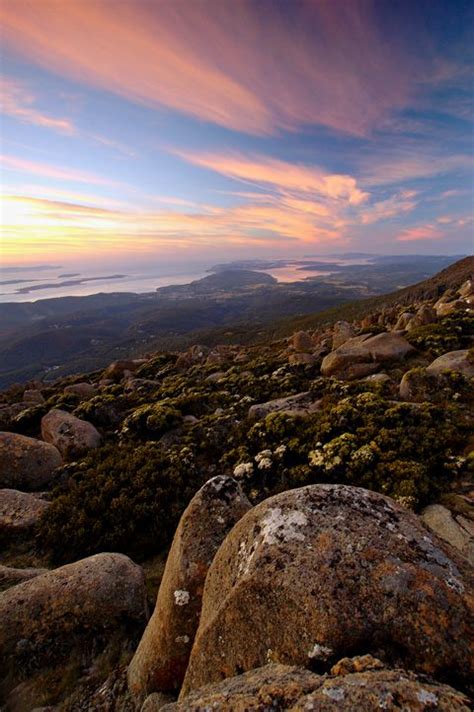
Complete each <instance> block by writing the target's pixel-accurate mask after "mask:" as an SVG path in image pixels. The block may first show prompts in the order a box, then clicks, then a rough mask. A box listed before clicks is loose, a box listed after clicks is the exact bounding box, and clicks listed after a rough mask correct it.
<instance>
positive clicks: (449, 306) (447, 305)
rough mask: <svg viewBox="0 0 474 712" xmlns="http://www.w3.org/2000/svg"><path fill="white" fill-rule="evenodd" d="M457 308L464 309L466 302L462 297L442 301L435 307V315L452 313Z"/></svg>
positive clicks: (440, 315)
mask: <svg viewBox="0 0 474 712" xmlns="http://www.w3.org/2000/svg"><path fill="white" fill-rule="evenodd" d="M459 309H466V303H465V302H463V301H462V299H455V300H454V301H452V302H444V303H443V304H439V305H438V306H437V307H436V316H439V317H443V316H449V315H450V314H454V312H457V311H458V310H459Z"/></svg>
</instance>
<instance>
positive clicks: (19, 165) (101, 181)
mask: <svg viewBox="0 0 474 712" xmlns="http://www.w3.org/2000/svg"><path fill="white" fill-rule="evenodd" d="M0 164H1V165H3V167H4V168H7V169H9V170H11V171H14V172H17V173H26V174H31V175H36V176H41V177H42V178H56V179H59V180H65V181H71V182H73V183H93V184H94V185H117V183H116V182H114V181H111V180H109V179H108V178H102V177H101V176H98V175H95V174H94V173H89V172H88V171H79V170H75V169H72V168H65V167H62V166H53V165H51V164H49V163H39V162H37V161H28V160H26V159H24V158H19V157H18V156H8V155H0Z"/></svg>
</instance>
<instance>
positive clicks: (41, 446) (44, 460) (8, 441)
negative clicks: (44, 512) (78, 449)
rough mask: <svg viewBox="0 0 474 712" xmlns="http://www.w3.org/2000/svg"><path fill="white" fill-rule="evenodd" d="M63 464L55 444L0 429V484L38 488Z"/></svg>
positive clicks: (26, 488) (50, 478)
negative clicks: (0, 430)
mask: <svg viewBox="0 0 474 712" xmlns="http://www.w3.org/2000/svg"><path fill="white" fill-rule="evenodd" d="M61 465H62V457H61V455H60V453H59V451H58V449H57V448H56V447H54V446H53V445H51V444H49V443H45V442H43V441H42V440H36V439H35V438H28V437H26V435H18V434H17V433H6V432H0V486H1V487H13V488H18V489H21V490H39V489H42V488H43V487H44V486H45V485H47V484H49V482H50V481H51V480H52V478H53V475H54V471H55V470H56V469H57V468H58V467H60V466H61Z"/></svg>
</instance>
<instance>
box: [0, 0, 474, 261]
mask: <svg viewBox="0 0 474 712" xmlns="http://www.w3.org/2000/svg"><path fill="white" fill-rule="evenodd" d="M473 7H474V6H473V5H472V3H470V2H465V1H464V0H450V1H449V2H448V1H446V2H444V1H442V0H430V1H428V0H426V1H425V0H417V2H405V0H397V2H393V1H392V0H377V1H375V0H374V1H372V0H370V1H369V0H350V2H349V1H348V0H331V2H329V0H307V1H305V0H291V2H288V1H287V2H278V1H277V0H233V1H232V2H231V1H230V0H175V1H174V2H171V0H120V1H119V2H115V0H68V2H67V3H65V2H62V1H61V0H42V1H41V2H37V0H4V2H3V3H2V15H3V17H2V22H3V24H4V27H5V31H4V43H3V44H4V49H3V54H2V77H3V78H2V89H3V91H2V94H3V104H2V126H1V142H2V146H1V154H2V156H1V158H2V164H1V179H2V192H3V208H2V225H3V238H2V262H3V263H4V264H7V265H12V264H20V263H22V264H35V263H39V262H45V261H51V260H52V259H54V260H56V261H57V260H60V261H61V263H71V264H74V263H77V262H79V261H80V262H81V263H84V262H93V263H94V264H97V263H102V262H103V263H104V264H105V263H107V264H111V263H115V264H117V265H118V264H128V263H131V262H134V263H150V262H151V261H153V262H154V261H156V262H163V261H168V262H189V261H195V260H197V259H199V260H206V259H208V258H209V259H211V260H215V259H216V258H219V259H224V258H237V257H252V256H290V255H291V256H297V255H301V254H308V253H313V254H318V253H319V254H324V253H326V254H327V253H333V252H344V251H367V252H382V253H397V254H401V253H417V254H421V253H438V254H456V253H469V252H472V244H473V240H472V237H473V224H472V197H473V193H472V188H473V181H472V176H473V173H472V140H473V129H472V118H473V114H472V88H473V87H472V76H473V75H472V49H471V48H472V46H473V44H474V43H473Z"/></svg>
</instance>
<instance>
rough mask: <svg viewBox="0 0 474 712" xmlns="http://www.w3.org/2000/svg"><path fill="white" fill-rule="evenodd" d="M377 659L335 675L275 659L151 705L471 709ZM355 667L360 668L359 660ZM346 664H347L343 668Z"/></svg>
mask: <svg viewBox="0 0 474 712" xmlns="http://www.w3.org/2000/svg"><path fill="white" fill-rule="evenodd" d="M364 657H367V658H368V657H369V656H364ZM371 660H372V661H373V663H374V664H375V669H371V666H370V665H369V666H368V668H366V669H363V670H361V671H353V672H346V673H343V672H341V673H337V672H336V669H335V668H334V669H333V670H331V674H330V675H317V674H316V673H314V672H311V671H310V670H307V669H305V668H303V667H291V666H288V665H281V664H278V663H270V664H268V665H265V666H264V667H261V668H257V669H256V670H251V671H249V672H246V673H244V674H243V675H239V676H238V677H231V678H228V679H226V680H223V681H221V682H218V683H216V684H214V685H209V686H206V687H203V688H201V689H199V690H195V691H192V692H191V693H190V694H189V695H188V696H187V697H185V698H184V699H182V700H181V699H180V701H179V702H176V703H174V704H168V705H165V706H161V707H154V708H153V707H150V712H151V710H153V709H156V710H158V709H161V712H190V711H191V710H196V711H198V710H200V711H205V710H209V712H210V710H218V711H219V712H249V711H250V710H254V711H255V712H257V710H262V711H263V710H268V711H270V710H290V711H291V712H308V710H314V711H315V712H372V711H373V710H391V711H392V712H396V711H397V710H407V711H408V710H410V712H427V710H429V709H433V710H434V709H437V710H440V711H441V710H444V712H468V711H469V709H470V706H469V698H468V697H467V696H466V695H464V694H463V693H462V692H458V691H457V690H454V689H453V688H452V687H449V686H448V685H442V684H439V683H437V682H434V681H432V680H428V679H426V678H419V677H418V676H417V675H415V674H414V673H412V672H407V671H406V670H401V669H398V670H389V669H377V667H380V663H379V661H377V660H374V659H373V658H371ZM341 662H347V663H351V662H352V661H351V660H347V661H341ZM377 663H379V665H377ZM350 667H351V666H350V665H349V668H350ZM354 667H355V668H356V670H357V667H358V666H357V662H356V664H355V666H354ZM381 667H382V668H383V666H381ZM344 669H345V666H344V665H343V666H342V670H344ZM147 709H148V708H147Z"/></svg>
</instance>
